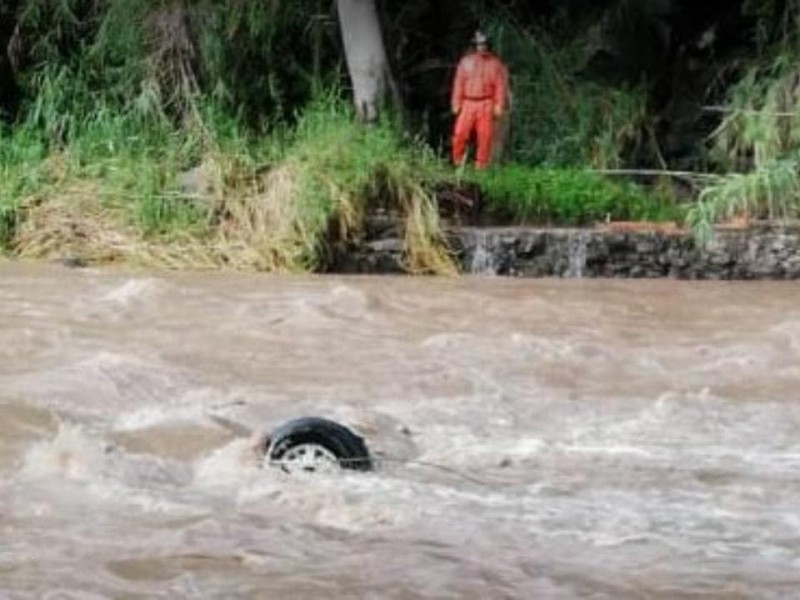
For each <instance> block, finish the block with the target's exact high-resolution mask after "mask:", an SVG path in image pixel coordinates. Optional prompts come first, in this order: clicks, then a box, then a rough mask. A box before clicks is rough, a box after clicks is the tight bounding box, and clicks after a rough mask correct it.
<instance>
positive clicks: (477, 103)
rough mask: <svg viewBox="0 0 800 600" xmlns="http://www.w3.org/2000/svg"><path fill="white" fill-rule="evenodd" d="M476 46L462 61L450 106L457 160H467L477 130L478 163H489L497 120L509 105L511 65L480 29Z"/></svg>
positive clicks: (455, 162)
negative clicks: (498, 53) (468, 147)
mask: <svg viewBox="0 0 800 600" xmlns="http://www.w3.org/2000/svg"><path fill="white" fill-rule="evenodd" d="M472 43H473V46H474V50H472V51H471V52H469V53H468V54H467V55H465V56H464V57H463V58H462V59H461V60H460V61H459V63H458V67H457V68H456V76H455V80H454V81H453V90H452V95H451V99H450V106H451V108H452V111H453V115H454V116H455V117H456V120H455V124H454V126H453V138H452V154H453V163H454V164H456V165H460V164H461V163H462V162H463V160H464V155H465V153H466V150H467V144H468V143H469V141H470V138H471V137H472V133H473V131H474V132H475V134H476V137H477V144H476V146H477V148H476V153H475V154H476V156H475V166H476V167H477V168H479V169H483V168H485V167H487V166H488V165H489V163H490V161H491V158H492V139H493V136H494V120H495V119H497V118H500V117H501V116H502V115H503V113H504V111H505V108H506V97H507V94H508V69H507V67H506V65H505V64H503V61H501V60H500V59H499V58H498V57H497V56H495V55H494V54H493V53H492V52H491V51H490V50H489V40H488V38H487V37H486V36H485V35H484V34H483V33H482V32H481V31H477V32H476V33H475V36H474V37H473V38H472Z"/></svg>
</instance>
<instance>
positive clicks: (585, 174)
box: [467, 165, 683, 226]
mask: <svg viewBox="0 0 800 600" xmlns="http://www.w3.org/2000/svg"><path fill="white" fill-rule="evenodd" d="M467 177H468V179H470V180H471V181H473V182H474V183H476V184H478V185H479V186H480V188H481V190H482V191H483V194H484V196H485V198H486V204H487V209H488V210H489V211H490V212H491V213H492V214H493V215H494V216H495V217H496V218H498V219H500V220H510V221H513V222H515V223H517V224H540V225H555V226H563V225H570V226H576V225H591V224H593V223H595V222H599V221H607V220H613V221H682V220H683V209H682V208H681V207H679V206H678V205H677V204H676V203H675V201H674V199H672V198H671V197H669V196H668V195H666V194H664V193H661V192H658V191H657V190H645V189H644V188H642V187H640V186H637V185H635V184H632V183H617V182H614V181H612V180H609V179H607V178H604V177H602V176H600V175H598V174H595V173H592V172H589V171H585V170H580V169H549V168H531V167H526V166H523V165H509V166H504V167H496V168H492V169H489V170H486V171H476V172H473V173H471V174H469V175H468V176H467Z"/></svg>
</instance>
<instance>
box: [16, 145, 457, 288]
mask: <svg viewBox="0 0 800 600" xmlns="http://www.w3.org/2000/svg"><path fill="white" fill-rule="evenodd" d="M201 166H202V169H201V171H202V173H203V175H202V179H203V181H202V182H201V188H202V194H203V195H204V196H205V197H206V199H207V200H208V202H209V205H210V206H211V207H212V212H213V215H214V222H213V223H212V224H211V226H210V227H206V228H201V229H198V230H180V229H178V230H175V231H170V233H169V235H161V236H145V235H144V234H143V232H142V231H141V229H140V228H139V227H137V226H136V225H135V220H134V219H132V217H131V215H132V212H131V211H132V209H133V206H134V204H133V203H135V202H136V199H135V198H131V197H117V196H115V195H114V193H113V192H112V191H109V190H107V189H104V187H103V184H102V182H100V181H94V180H89V179H80V178H76V177H72V176H70V174H69V172H68V169H66V168H65V166H64V163H63V161H62V160H61V159H60V158H58V157H55V158H53V159H52V160H51V161H50V162H49V163H48V165H47V170H48V179H49V181H50V183H49V184H48V185H47V186H44V187H43V188H41V189H40V191H39V193H38V194H37V195H36V196H35V197H30V198H27V199H25V200H24V201H23V202H22V204H21V206H20V211H21V217H22V218H21V225H20V227H19V228H18V230H17V232H16V236H15V239H14V242H13V246H12V250H13V252H14V254H15V255H16V256H19V257H21V258H31V259H66V258H71V259H79V260H81V261H82V262H85V263H87V264H109V263H124V264H130V265H136V266H141V267H153V268H166V269H232V270H240V271H266V272H279V273H280V272H303V271H310V270H314V269H316V268H318V267H320V266H321V264H320V262H321V260H322V259H321V257H322V256H323V255H324V250H325V248H324V246H325V244H327V243H329V242H331V241H346V240H349V239H353V238H356V237H358V235H359V234H360V232H361V227H362V224H363V219H364V212H365V202H366V200H365V195H360V196H359V195H357V194H356V192H354V191H353V190H348V189H344V188H343V187H342V186H340V185H339V184H337V182H336V181H335V179H333V178H325V177H324V176H322V177H318V180H317V184H318V185H321V186H322V189H321V192H320V193H323V194H325V195H326V197H327V198H328V199H330V201H331V203H330V204H331V205H330V207H329V208H328V209H327V212H326V211H320V209H319V207H311V206H309V205H308V202H304V201H303V194H304V193H305V194H308V191H307V190H305V189H304V187H303V186H304V185H305V184H306V183H307V181H306V180H304V177H307V175H306V174H305V173H304V172H303V171H302V165H301V164H300V163H298V162H297V161H292V160H287V161H284V162H283V163H280V164H278V165H276V166H275V167H273V168H272V169H270V170H268V171H266V172H263V173H254V172H253V171H252V170H250V169H247V168H244V167H243V166H242V165H240V164H238V163H237V162H236V161H235V160H231V159H225V158H224V157H221V156H220V155H208V156H207V157H206V158H205V159H204V161H203V163H202V165H201ZM387 193H389V194H391V196H392V197H393V198H394V202H395V203H396V204H397V205H398V209H399V210H398V212H399V213H400V214H401V215H403V217H402V219H403V221H402V223H401V225H402V228H403V230H404V239H405V243H406V247H407V251H406V260H405V263H406V268H407V270H408V272H409V273H412V274H439V275H455V274H457V273H458V269H457V267H456V264H455V261H454V260H453V258H452V256H451V255H450V253H449V251H448V249H447V246H446V243H445V240H444V236H443V234H442V233H441V230H440V226H439V217H438V211H437V207H436V203H435V201H434V200H433V198H432V197H431V195H430V194H429V193H428V192H427V191H426V190H425V189H424V188H423V187H422V186H419V185H418V184H414V183H407V182H404V183H396V184H395V185H392V186H390V189H389V190H388V191H387ZM109 198H111V200H109Z"/></svg>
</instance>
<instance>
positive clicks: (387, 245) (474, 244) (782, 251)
mask: <svg viewBox="0 0 800 600" xmlns="http://www.w3.org/2000/svg"><path fill="white" fill-rule="evenodd" d="M367 232H368V233H367V236H366V237H365V239H363V240H362V241H361V242H360V243H359V244H356V245H351V246H350V247H348V248H346V249H341V250H339V251H338V252H336V253H335V254H334V256H333V257H332V262H331V265H330V270H331V271H333V272H338V273H401V272H403V261H402V256H403V254H402V252H403V250H402V247H403V245H402V241H401V240H400V239H399V237H398V235H397V231H396V229H395V228H391V227H384V228H381V227H372V228H368V230H367ZM449 238H450V245H451V247H452V248H453V249H454V251H455V253H456V256H457V259H458V262H459V263H460V265H461V267H462V270H463V271H464V272H466V273H473V274H481V275H507V276H515V277H576V278H577V277H620V278H656V277H671V278H676V279H800V226H797V225H794V226H788V225H784V226H776V225H772V226H767V225H762V226H756V227H748V228H742V229H728V230H725V229H721V230H718V231H717V232H716V233H715V235H714V238H713V239H712V240H711V242H710V243H708V244H707V245H706V246H705V247H702V246H701V245H699V244H698V243H697V242H696V241H695V240H694V239H693V237H692V236H691V235H690V234H689V233H688V232H686V231H683V230H678V229H669V228H665V227H658V226H654V227H651V228H648V227H647V226H627V227H623V226H614V225H613V224H612V225H609V226H607V227H598V228H590V229H543V228H524V227H498V228H476V227H464V228H452V229H451V230H450V231H449Z"/></svg>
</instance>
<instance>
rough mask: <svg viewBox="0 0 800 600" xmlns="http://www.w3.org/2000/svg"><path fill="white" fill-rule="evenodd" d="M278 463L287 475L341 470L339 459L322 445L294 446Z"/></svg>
mask: <svg viewBox="0 0 800 600" xmlns="http://www.w3.org/2000/svg"><path fill="white" fill-rule="evenodd" d="M276 462H277V463H278V464H280V466H281V468H282V469H283V470H284V471H286V472H287V473H300V472H303V473H331V472H333V471H336V470H338V469H339V468H340V466H339V459H338V457H337V456H336V455H335V454H334V453H333V452H331V451H330V450H329V449H328V448H326V447H325V446H322V445H320V444H298V445H297V446H292V447H291V448H289V449H288V450H287V451H286V453H285V454H284V455H283V456H282V457H281V458H280V459H279V460H278V461H276Z"/></svg>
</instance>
